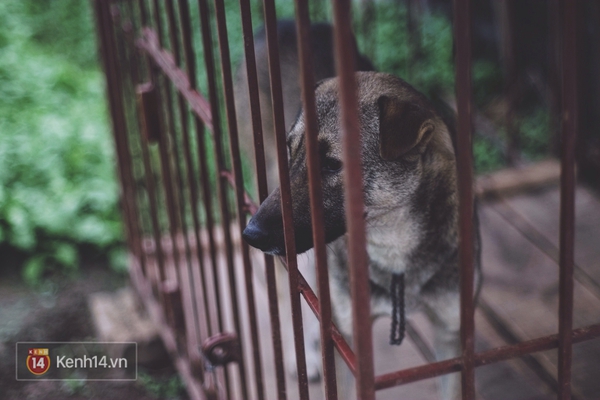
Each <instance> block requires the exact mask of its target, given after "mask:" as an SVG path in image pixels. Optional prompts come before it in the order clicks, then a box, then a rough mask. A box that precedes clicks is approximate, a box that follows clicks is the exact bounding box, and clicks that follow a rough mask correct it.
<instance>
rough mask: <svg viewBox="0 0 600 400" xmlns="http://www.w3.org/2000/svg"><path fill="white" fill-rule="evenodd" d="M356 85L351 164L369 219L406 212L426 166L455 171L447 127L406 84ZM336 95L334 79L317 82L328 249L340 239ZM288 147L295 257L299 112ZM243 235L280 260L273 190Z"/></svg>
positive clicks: (303, 219) (301, 204)
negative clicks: (357, 148) (356, 136)
mask: <svg viewBox="0 0 600 400" xmlns="http://www.w3.org/2000/svg"><path fill="white" fill-rule="evenodd" d="M356 82H357V88H358V103H359V107H358V108H359V110H358V111H359V114H360V122H361V138H362V141H361V146H362V161H361V160H356V161H352V162H362V167H363V178H364V195H365V217H366V218H367V219H369V218H375V217H376V216H378V215H383V214H385V213H387V212H389V211H391V210H395V209H399V208H402V207H404V206H408V205H409V203H410V202H413V201H414V197H415V196H414V194H415V192H416V190H417V188H418V187H419V185H420V183H421V180H422V177H423V175H424V174H425V173H426V171H427V169H428V168H429V167H431V166H432V165H433V164H436V163H437V164H438V165H437V167H438V168H439V167H440V165H445V164H449V165H450V166H451V167H453V166H454V151H453V149H452V143H451V139H450V136H449V134H448V130H447V127H446V125H445V124H444V123H443V122H442V121H441V119H440V118H439V117H438V116H437V114H436V113H435V111H434V109H433V107H432V106H431V104H430V103H429V101H428V100H427V99H426V98H425V96H423V95H422V94H421V93H419V92H417V91H416V90H415V89H413V88H412V87H411V86H410V85H408V84H407V83H406V82H404V81H403V80H401V79H399V78H396V77H394V76H392V75H389V74H384V73H375V72H360V73H357V74H356ZM338 92H339V86H338V79H337V78H332V79H328V80H325V81H322V82H321V83H320V84H319V85H318V86H317V88H316V92H315V98H316V104H317V115H318V122H319V133H318V142H319V157H320V165H321V180H322V188H323V205H324V211H325V212H324V214H325V221H324V224H325V239H326V241H327V242H328V243H329V242H331V241H333V240H335V239H337V238H338V237H340V236H341V235H343V234H344V233H345V232H346V223H345V211H344V187H343V178H342V174H343V165H342V143H341V139H342V138H341V136H342V132H341V127H340V123H339V115H340V105H339V101H338ZM287 144H288V150H289V157H290V158H289V165H290V183H291V190H292V209H293V217H294V233H295V240H296V251H297V252H298V253H302V252H304V251H307V250H309V249H310V248H312V246H313V243H312V226H311V216H310V206H309V189H308V169H307V165H306V143H305V130H304V113H303V112H301V113H300V115H299V117H298V119H297V121H296V122H295V124H294V125H293V126H292V128H291V129H290V132H289V134H288V140H287ZM446 161H447V162H446ZM444 168H446V167H444ZM243 236H244V239H245V240H246V241H247V242H248V243H249V244H250V245H251V246H254V247H256V248H258V249H260V250H262V251H264V252H266V253H270V254H275V255H283V254H285V245H284V233H283V221H282V213H281V193H280V190H279V189H276V190H275V191H273V192H272V193H271V194H270V195H269V197H267V199H266V200H265V201H264V202H263V203H262V204H261V206H260V208H259V209H258V211H257V213H256V214H255V215H254V216H253V217H252V219H251V220H250V222H249V223H248V226H247V227H246V229H245V230H244V233H243Z"/></svg>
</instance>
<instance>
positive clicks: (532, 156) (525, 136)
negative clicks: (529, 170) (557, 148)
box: [517, 109, 555, 160]
mask: <svg viewBox="0 0 600 400" xmlns="http://www.w3.org/2000/svg"><path fill="white" fill-rule="evenodd" d="M517 123H518V124H519V126H520V136H519V139H520V145H521V150H522V151H523V155H524V156H525V157H526V158H527V159H529V160H539V159H540V158H542V157H544V155H546V154H548V151H549V143H548V138H549V137H550V134H551V132H554V131H555V128H554V127H553V123H552V119H551V117H550V113H548V112H547V111H546V110H543V109H537V110H534V111H533V112H532V113H530V114H529V115H527V116H523V117H521V118H519V119H518V120H517Z"/></svg>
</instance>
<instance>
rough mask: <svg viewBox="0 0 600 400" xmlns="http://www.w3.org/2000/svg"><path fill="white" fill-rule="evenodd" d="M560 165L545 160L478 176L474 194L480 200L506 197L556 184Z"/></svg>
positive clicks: (556, 161)
mask: <svg viewBox="0 0 600 400" xmlns="http://www.w3.org/2000/svg"><path fill="white" fill-rule="evenodd" d="M559 179H560V163H559V162H558V160H545V161H540V162H538V163H535V164H531V165H527V166H524V167H518V168H506V169H502V170H500V171H496V172H492V173H490V174H486V175H480V176H478V177H477V179H476V182H475V193H476V194H477V196H479V197H481V198H486V197H489V196H498V195H503V196H508V195H513V194H516V193H520V192H523V191H524V190H527V191H529V190H531V189H532V188H539V187H544V186H547V185H552V184H556V183H558V181H559Z"/></svg>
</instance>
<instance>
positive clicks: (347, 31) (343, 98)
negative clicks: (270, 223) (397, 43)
mask: <svg viewBox="0 0 600 400" xmlns="http://www.w3.org/2000/svg"><path fill="white" fill-rule="evenodd" d="M333 15H334V25H335V56H336V70H337V75H338V76H339V96H340V98H339V101H340V108H341V113H340V123H341V127H342V148H343V160H344V170H343V172H344V196H345V207H346V221H347V229H348V264H349V269H350V289H351V293H352V325H353V327H352V328H353V339H354V346H355V351H356V363H357V364H356V391H357V396H358V398H359V399H361V400H372V399H374V398H375V372H374V366H373V337H372V335H373V332H372V327H371V301H370V299H371V293H370V288H369V265H368V256H367V249H366V232H365V220H364V212H365V208H364V198H363V177H362V163H361V162H356V160H361V159H362V154H361V152H362V146H361V137H360V120H359V117H358V99H357V95H356V89H357V88H356V80H355V73H354V71H355V67H354V63H355V60H356V55H355V54H354V52H355V48H354V46H352V40H353V37H352V25H351V22H352V19H351V7H350V2H349V1H348V0H336V1H334V2H333Z"/></svg>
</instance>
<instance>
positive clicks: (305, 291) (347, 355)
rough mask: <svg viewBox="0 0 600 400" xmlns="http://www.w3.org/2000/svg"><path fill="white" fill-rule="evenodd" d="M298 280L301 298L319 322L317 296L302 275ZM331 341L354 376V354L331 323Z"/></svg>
mask: <svg viewBox="0 0 600 400" xmlns="http://www.w3.org/2000/svg"><path fill="white" fill-rule="evenodd" d="M299 280H300V283H299V285H300V291H301V293H302V296H304V299H305V300H306V303H307V304H308V306H309V307H310V309H311V310H312V312H313V313H314V314H315V316H316V317H317V319H319V320H321V312H320V304H319V299H318V298H317V295H316V294H315V292H313V290H312V289H311V288H310V285H309V284H308V282H306V279H304V276H302V274H299ZM331 340H332V341H333V344H334V346H335V347H336V348H337V350H338V352H339V353H340V355H341V357H342V359H343V360H344V361H345V362H346V364H347V365H348V368H350V372H352V374H354V375H356V356H355V355H354V352H353V351H352V349H351V348H350V346H349V345H348V342H346V339H344V337H343V336H342V334H341V333H340V331H339V329H338V328H337V327H336V326H335V324H333V323H332V324H331Z"/></svg>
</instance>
